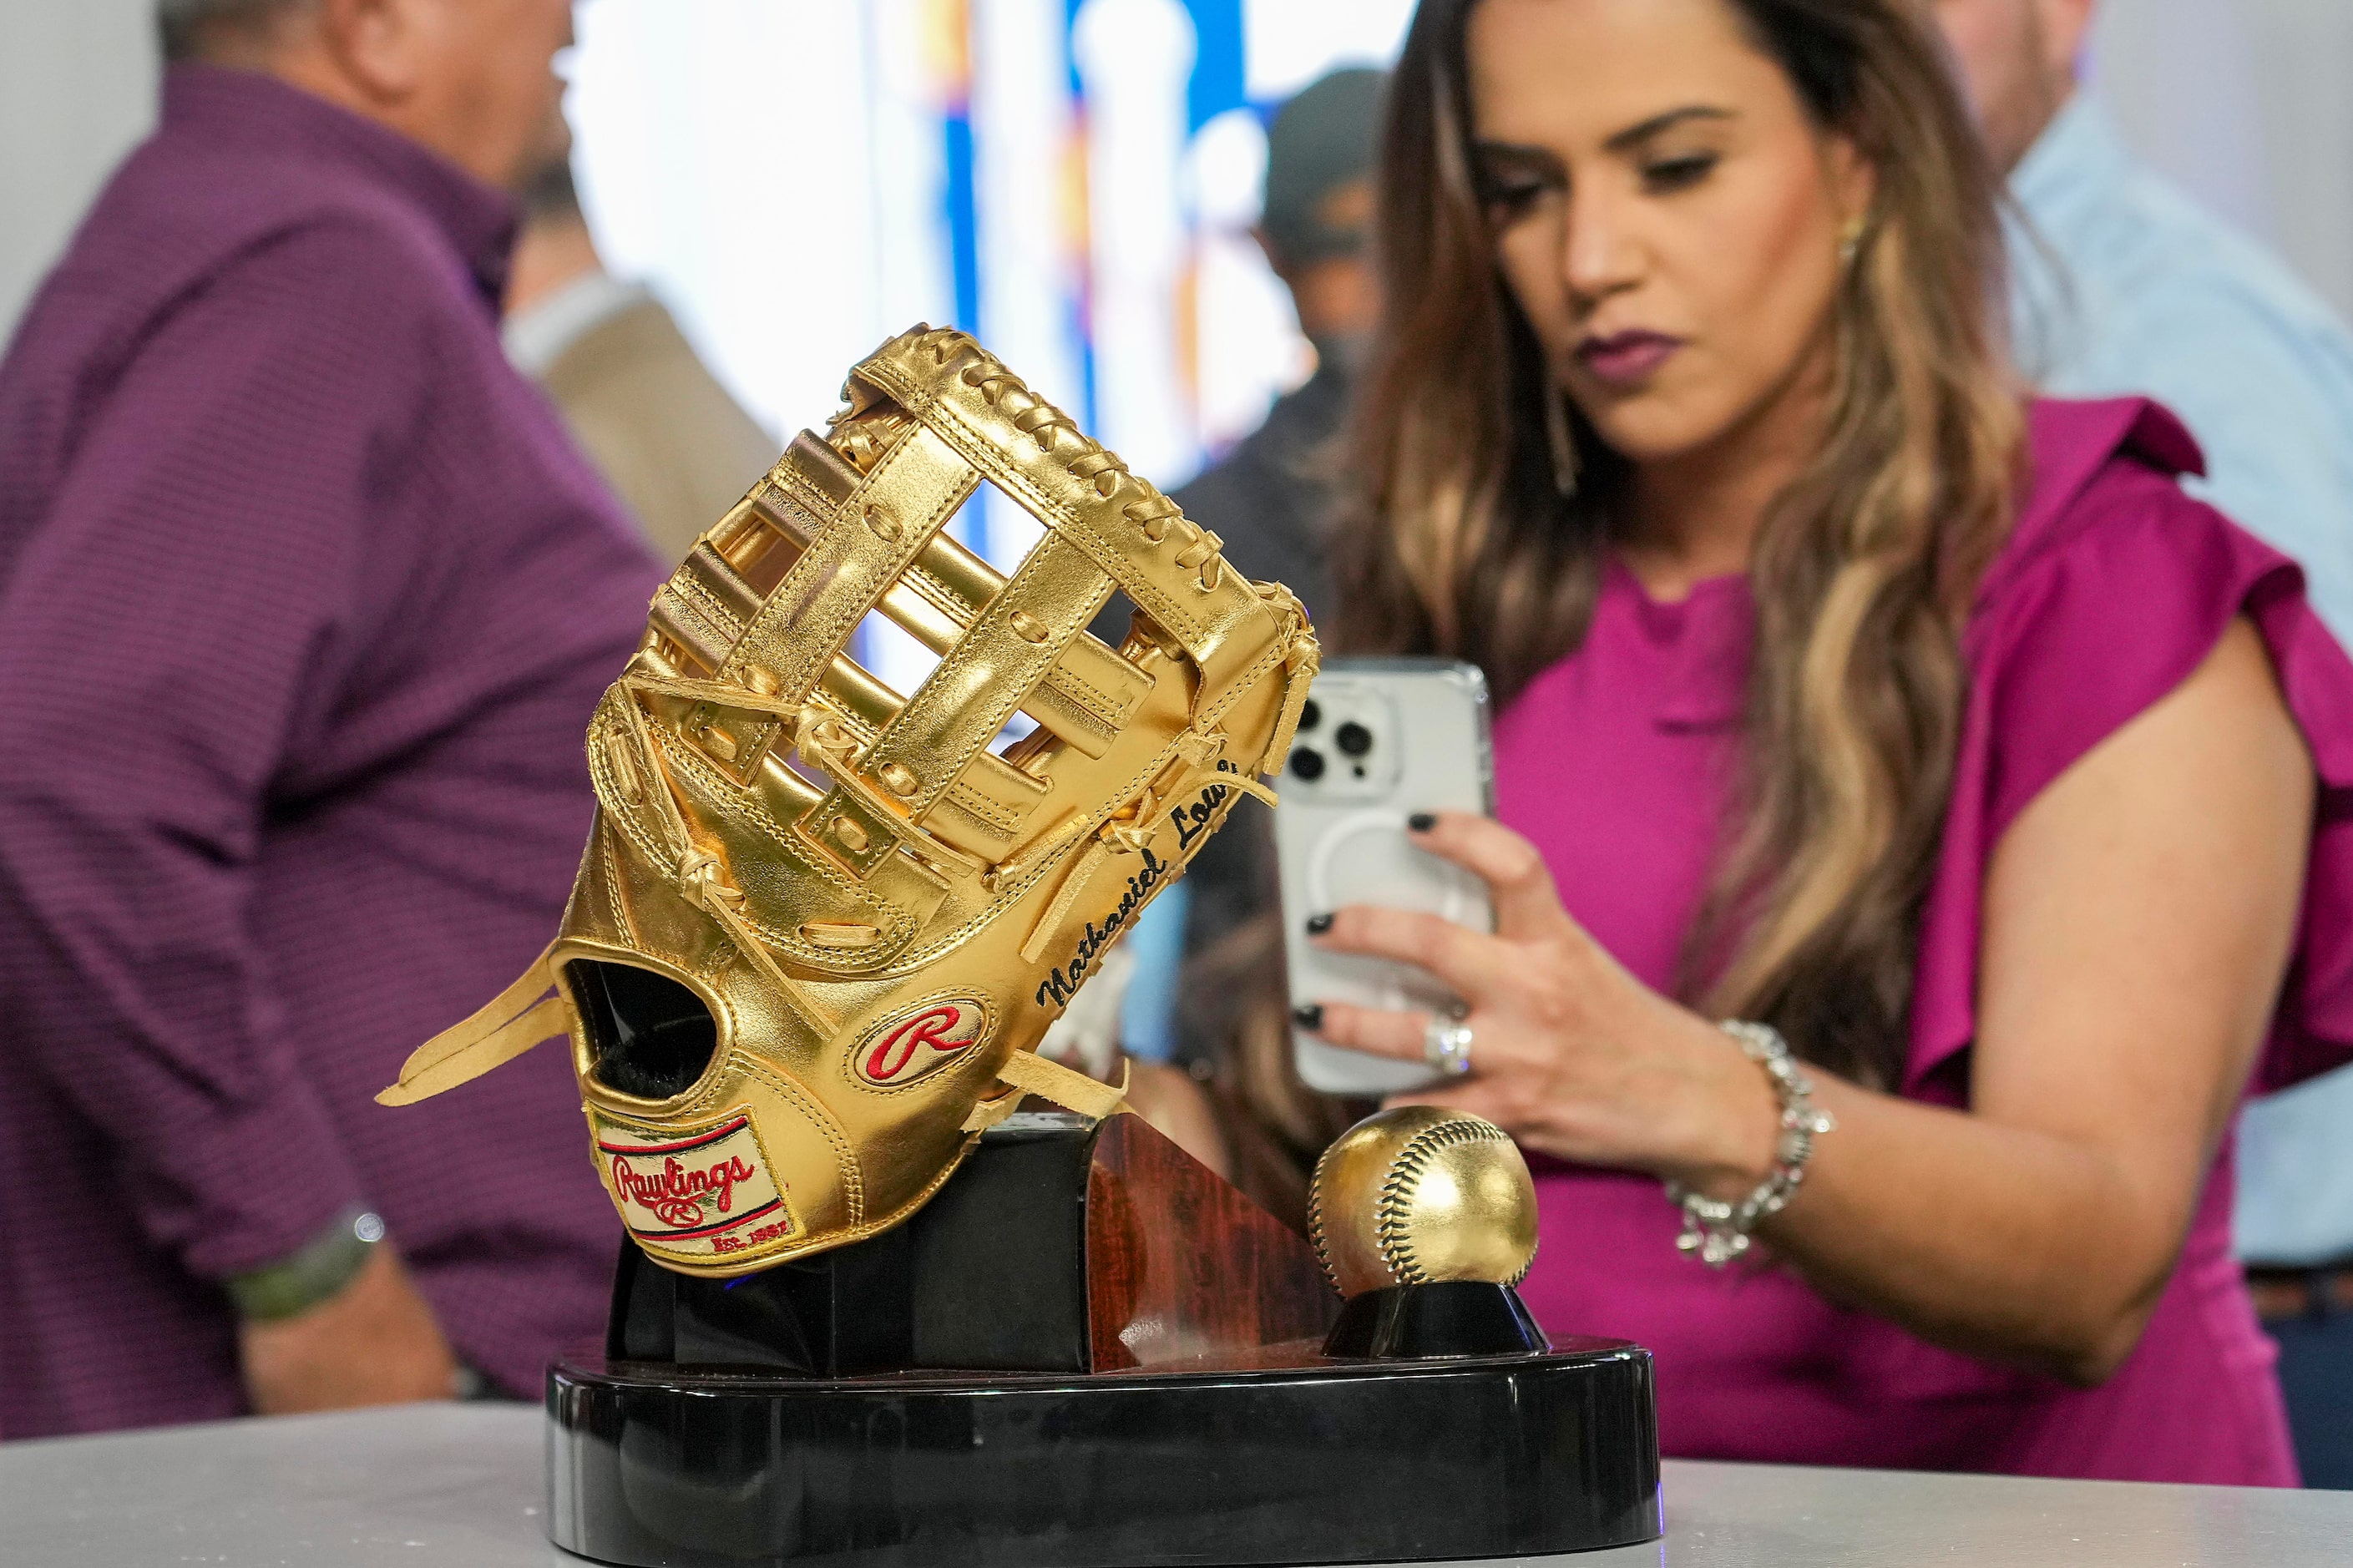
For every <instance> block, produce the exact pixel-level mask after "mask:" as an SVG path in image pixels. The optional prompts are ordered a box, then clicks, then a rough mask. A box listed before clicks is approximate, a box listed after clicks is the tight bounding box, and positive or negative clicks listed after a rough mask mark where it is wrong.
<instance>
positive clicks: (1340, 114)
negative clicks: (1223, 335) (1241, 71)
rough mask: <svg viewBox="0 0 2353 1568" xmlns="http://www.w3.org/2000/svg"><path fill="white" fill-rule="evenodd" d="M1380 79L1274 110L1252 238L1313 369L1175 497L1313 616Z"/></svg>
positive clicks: (1373, 298)
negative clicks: (1283, 292) (1292, 313)
mask: <svg viewBox="0 0 2353 1568" xmlns="http://www.w3.org/2000/svg"><path fill="white" fill-rule="evenodd" d="M1387 82H1388V78H1387V77H1386V76H1385V75H1383V73H1381V72H1379V71H1377V70H1364V69H1351V70H1338V71H1334V72H1333V73H1332V74H1331V75H1329V76H1326V77H1324V78H1323V79H1321V80H1319V81H1317V82H1316V83H1315V84H1314V85H1313V86H1312V87H1309V88H1307V89H1305V90H1304V91H1303V92H1301V93H1300V94H1299V96H1298V97H1296V98H1294V99H1293V100H1291V101H1290V102H1288V103H1286V104H1284V105H1283V106H1282V110H1281V111H1280V112H1278V113H1277V114H1276V115H1275V117H1274V123H1273V125H1272V127H1271V129H1270V130H1269V131H1268V132H1267V157H1266V202H1265V206H1264V215H1265V216H1263V217H1261V220H1260V222H1259V228H1258V240H1259V244H1260V245H1261V247H1263V248H1264V249H1265V251H1266V258H1267V261H1268V263H1269V264H1270V265H1271V266H1272V267H1273V268H1274V273H1275V276H1276V277H1278V278H1280V279H1282V282H1283V286H1284V287H1285V288H1287V289H1290V291H1291V300H1292V304H1293V307H1294V308H1295V309H1296V310H1297V312H1298V315H1299V330H1300V331H1301V332H1303V334H1305V336H1306V338H1307V341H1308V342H1309V343H1311V344H1312V345H1314V350H1315V374H1314V375H1312V376H1310V377H1309V378H1308V380H1307V383H1306V384H1304V385H1303V386H1302V387H1300V388H1299V389H1298V390H1297V391H1296V392H1293V393H1292V394H1290V395H1288V396H1286V397H1283V398H1282V399H1281V400H1280V401H1278V402H1277V403H1276V404H1275V405H1274V407H1273V408H1272V409H1271V411H1270V412H1269V413H1268V415H1267V416H1266V423H1265V424H1264V425H1262V426H1260V427H1259V429H1258V430H1257V431H1256V432H1255V433H1253V434H1252V435H1250V437H1247V438H1246V439H1245V440H1243V441H1242V442H1241V444H1240V446H1238V447H1235V448H1234V450H1233V452H1232V453H1231V454H1230V455H1229V456H1228V457H1227V458H1226V459H1225V461H1223V462H1222V463H1219V465H1218V466H1217V467H1215V468H1211V469H1210V470H1209V471H1208V472H1207V473H1205V474H1203V475H1201V476H1200V478H1198V479H1195V480H1194V481H1193V482H1192V483H1191V484H1189V485H1187V486H1186V487H1185V488H1184V489H1181V490H1179V491H1177V492H1176V500H1177V502H1178V504H1180V505H1181V506H1183V507H1184V508H1185V510H1186V511H1187V513H1189V514H1191V515H1192V516H1194V517H1198V518H1201V519H1203V520H1205V521H1208V523H1209V525H1210V526H1211V527H1213V528H1215V529H1217V530H1218V531H1219V534H1220V535H1222V536H1223V537H1224V539H1225V540H1226V546H1227V559H1228V560H1229V561H1231V562H1232V563H1234V565H1235V566H1236V567H1238V568H1239V569H1240V571H1241V572H1242V574H1244V575H1245V576H1249V577H1251V578H1254V579H1259V580H1271V581H1273V582H1278V583H1283V584H1289V585H1290V587H1291V589H1292V591H1293V592H1294V593H1296V594H1297V595H1299V596H1300V598H1301V599H1302V600H1303V602H1304V603H1305V604H1306V605H1307V610H1308V614H1309V615H1310V616H1321V615H1322V613H1323V612H1324V610H1325V609H1326V608H1327V605H1326V602H1325V601H1326V599H1327V597H1328V595H1329V593H1330V589H1329V587H1328V584H1327V581H1326V576H1325V571H1324V546H1323V541H1322V532H1323V527H1324V513H1325V512H1326V511H1327V510H1329V509H1330V505H1331V500H1332V494H1333V489H1334V480H1333V476H1334V464H1335V462H1336V461H1337V460H1338V459H1337V458H1336V456H1335V450H1334V447H1335V437H1337V436H1338V435H1339V433H1340V428H1341V426H1342V424H1343V423H1344V422H1345V419H1346V417H1347V411H1348V399H1349V395H1350V393H1351V391H1352V389H1353V387H1354V384H1355V381H1356V369H1357V361H1358V359H1359V357H1360V356H1361V354H1362V352H1363V347H1364V343H1365V341H1366V338H1367V337H1368V336H1369V335H1370V333H1371V331H1372V330H1373V324H1374V321H1375V319H1376V317H1377V315H1378V314H1379V310H1380V293H1379V289H1378V286H1377V284H1376V283H1375V282H1374V279H1373V271H1372V263H1371V258H1370V257H1369V255H1368V254H1367V253H1366V247H1367V245H1368V243H1369V241H1370V238H1371V233H1370V230H1371V226H1372V219H1373V162H1374V153H1375V149H1376V146H1377V142H1378V140H1379V135H1380V104H1381V91H1382V89H1383V88H1384V87H1385V86H1386V85H1387ZM1199 870H1200V865H1199V862H1198V861H1197V862H1196V863H1195V869H1194V873H1193V876H1192V877H1191V878H1190V879H1189V880H1191V881H1192V882H1193V883H1194V885H1195V886H1197V887H1198V886H1199V884H1200V875H1199Z"/></svg>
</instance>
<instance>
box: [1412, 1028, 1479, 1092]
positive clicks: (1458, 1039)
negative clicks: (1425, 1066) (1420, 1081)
mask: <svg viewBox="0 0 2353 1568" xmlns="http://www.w3.org/2000/svg"><path fill="white" fill-rule="evenodd" d="M1421 1055H1422V1059H1423V1060H1425V1061H1427V1062H1429V1063H1430V1066H1431V1067H1434V1068H1437V1069H1438V1070H1439V1071H1440V1072H1442V1073H1444V1074H1445V1075H1446V1076H1447V1077H1449V1078H1461V1076H1462V1075H1463V1074H1464V1073H1467V1072H1469V1071H1470V1070H1471V1026H1470V1025H1468V1024H1458V1023H1456V1022H1454V1021H1453V1020H1452V1019H1451V1018H1432V1019H1431V1020H1430V1022H1429V1024H1428V1025H1427V1026H1424V1027H1423V1029H1422V1031H1421Z"/></svg>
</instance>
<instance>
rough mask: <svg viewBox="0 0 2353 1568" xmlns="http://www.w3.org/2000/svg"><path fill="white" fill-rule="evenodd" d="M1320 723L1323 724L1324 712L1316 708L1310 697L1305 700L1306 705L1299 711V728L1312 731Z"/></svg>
mask: <svg viewBox="0 0 2353 1568" xmlns="http://www.w3.org/2000/svg"><path fill="white" fill-rule="evenodd" d="M1322 722H1324V710H1323V709H1322V708H1320V707H1318V706H1317V705H1316V702H1315V699H1314V698H1313V697H1311V698H1309V699H1308V700H1307V702H1306V705H1305V706H1303V707H1302V708H1301V709H1300V710H1299V727H1300V728H1301V729H1302V730H1313V729H1314V728H1315V726H1316V725H1318V724H1321V723H1322Z"/></svg>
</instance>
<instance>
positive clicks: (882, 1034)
mask: <svg viewBox="0 0 2353 1568" xmlns="http://www.w3.org/2000/svg"><path fill="white" fill-rule="evenodd" d="M987 1024H988V1010H987V1007H986V1006H985V1005H983V1004H982V1003H981V1001H980V999H979V998H978V997H976V996H948V997H942V998H939V999H937V1000H934V1001H931V1002H927V1003H925V1004H924V1005H923V1006H921V1007H919V1008H917V1009H916V1010H915V1011H913V1012H912V1013H906V1014H902V1015H900V1016H898V1017H896V1018H891V1019H886V1020H884V1021H883V1022H882V1023H881V1024H879V1025H877V1026H875V1027H874V1029H873V1030H872V1031H871V1033H869V1034H868V1036H867V1037H866V1038H865V1040H864V1041H863V1042H861V1043H860V1046H859V1047H858V1050H857V1053H856V1054H855V1055H854V1056H853V1057H852V1058H850V1059H851V1061H852V1062H853V1064H854V1065H855V1070H856V1072H857V1074H858V1076H859V1077H860V1079H864V1080H865V1081H866V1082H868V1083H871V1084H873V1085H874V1086H875V1087H876V1088H878V1089H897V1088H900V1087H901V1086H902V1085H905V1084H910V1083H913V1082H914V1081H915V1080H916V1079H920V1078H923V1077H926V1076H928V1075H929V1074H931V1073H933V1072H934V1071H936V1070H938V1069H939V1068H943V1067H945V1066H946V1065H947V1064H948V1063H950V1062H952V1061H954V1060H955V1059H956V1058H958V1057H960V1056H962V1055H963V1054H964V1053H965V1052H966V1051H968V1050H970V1049H972V1047H975V1046H976V1045H978V1044H980V1042H981V1040H982V1039H983V1038H984V1037H986V1036H987Z"/></svg>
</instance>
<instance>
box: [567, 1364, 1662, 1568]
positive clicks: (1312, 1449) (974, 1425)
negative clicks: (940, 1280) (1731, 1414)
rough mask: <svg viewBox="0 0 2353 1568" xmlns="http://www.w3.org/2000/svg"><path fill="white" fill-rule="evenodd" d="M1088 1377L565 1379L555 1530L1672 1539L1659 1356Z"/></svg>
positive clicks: (608, 1548) (1179, 1554)
mask: <svg viewBox="0 0 2353 1568" xmlns="http://www.w3.org/2000/svg"><path fill="white" fill-rule="evenodd" d="M1285 1351H1287V1352H1290V1354H1291V1356H1292V1357H1293V1359H1294V1360H1295V1362H1296V1363H1297V1364H1293V1365H1287V1366H1267V1367H1261V1368H1257V1369H1227V1370H1221V1371H1217V1372H1208V1373H1178V1372H1170V1371H1166V1370H1159V1371H1153V1372H1132V1373H1093V1374H1092V1375H1085V1376H1077V1377H1060V1376H1050V1375H1023V1374H1005V1373H999V1374H994V1375H946V1374H942V1373H902V1374H899V1375H897V1376H892V1377H860V1378H825V1379H807V1378H790V1377H778V1376H776V1375H775V1374H773V1373H771V1374H767V1375H760V1374H757V1373H749V1372H745V1373H716V1372H706V1371H701V1370H698V1371H697V1372H695V1373H692V1374H691V1375H681V1373H680V1372H679V1369H677V1368H674V1367H658V1366H649V1365H642V1364H631V1363H578V1364H565V1365H559V1366H557V1367H556V1368H555V1369H554V1372H553V1373H551V1375H550V1378H549V1385H548V1414H549V1416H550V1418H551V1427H550V1435H549V1447H548V1468H549V1497H550V1500H551V1503H552V1513H551V1517H550V1520H549V1533H550V1535H551V1537H552V1538H553V1539H554V1542H555V1543H556V1544H557V1545H559V1546H562V1547H565V1548H566V1549H568V1550H570V1551H573V1552H579V1553H581V1554H582V1555H584V1556H587V1557H593V1558H596V1559H598V1560H599V1561H602V1562H606V1563H628V1564H643V1565H647V1568H651V1565H653V1564H667V1565H672V1568H721V1565H727V1568H738V1565H742V1564H747V1563H776V1564H782V1563H793V1564H824V1565H827V1568H851V1565H856V1568H1114V1565H1117V1568H1162V1565H1167V1568H1175V1565H1177V1564H1232V1563H1396V1562H1403V1561H1409V1560H1417V1559H1419V1560H1428V1559H1438V1558H1462V1557H1515V1556H1535V1555H1541V1554H1544V1553H1547V1552H1575V1551H1580V1550H1583V1549H1586V1548H1588V1547H1599V1546H1620V1545H1625V1544H1629V1543H1630V1542H1641V1541H1648V1540H1651V1539H1652V1538H1653V1537H1655V1536H1656V1535H1658V1533H1659V1531H1660V1528H1661V1524H1660V1515H1659V1469H1658V1436H1657V1432H1656V1429H1655V1426H1654V1424H1653V1416H1652V1414H1651V1409H1652V1406H1651V1358H1650V1355H1649V1353H1648V1352H1644V1351H1641V1350H1638V1349H1636V1348H1635V1347H1633V1346H1631V1345H1626V1344H1620V1343H1616V1342H1608V1341H1586V1342H1571V1343H1568V1344H1567V1345H1564V1346H1563V1347H1561V1348H1559V1349H1557V1350H1556V1351H1554V1352H1552V1353H1549V1354H1544V1355H1529V1356H1519V1357H1500V1358H1487V1359H1482V1358H1459V1359H1453V1360H1447V1361H1432V1362H1420V1363H1416V1362H1350V1363H1341V1362H1334V1361H1328V1360H1325V1359H1324V1358H1323V1357H1322V1356H1320V1355H1319V1354H1318V1353H1317V1351H1316V1347H1315V1345H1314V1343H1313V1342H1307V1343H1304V1344H1301V1345H1298V1346H1294V1347H1272V1348H1271V1352H1270V1355H1269V1359H1271V1360H1280V1359H1283V1356H1282V1352H1285Z"/></svg>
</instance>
